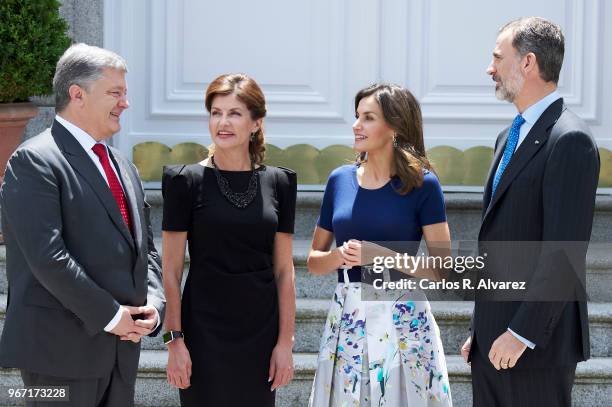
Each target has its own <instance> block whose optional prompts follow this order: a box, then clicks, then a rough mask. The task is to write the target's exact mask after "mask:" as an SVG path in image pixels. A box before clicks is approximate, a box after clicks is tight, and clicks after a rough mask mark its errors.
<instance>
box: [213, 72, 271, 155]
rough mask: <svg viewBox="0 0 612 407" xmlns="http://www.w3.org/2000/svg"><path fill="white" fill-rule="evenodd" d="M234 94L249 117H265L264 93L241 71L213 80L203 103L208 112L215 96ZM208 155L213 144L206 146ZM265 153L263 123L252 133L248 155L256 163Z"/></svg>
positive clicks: (257, 118) (254, 118)
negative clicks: (245, 108) (244, 107)
mask: <svg viewBox="0 0 612 407" xmlns="http://www.w3.org/2000/svg"><path fill="white" fill-rule="evenodd" d="M231 94H234V95H236V98H238V100H240V101H241V102H242V103H244V104H245V105H246V107H247V109H249V112H250V113H251V119H253V120H259V119H263V118H264V117H266V99H265V97H264V94H263V92H262V90H261V88H260V87H259V85H258V84H257V82H255V80H254V79H253V78H250V77H249V76H247V75H245V74H241V73H237V74H224V75H221V76H219V77H217V78H216V79H215V80H213V81H212V82H211V83H210V85H208V89H206V97H205V99H204V104H205V105H206V110H208V113H210V109H211V108H212V102H213V99H214V98H215V96H219V95H222V96H225V95H231ZM208 150H209V155H213V154H214V153H215V145H214V144H212V145H210V146H209V147H208ZM265 153H266V144H265V139H264V131H263V124H262V126H260V128H259V130H257V131H256V132H255V133H254V140H253V139H251V140H250V141H249V156H250V157H251V161H252V162H253V163H255V164H257V165H260V164H261V163H263V161H264V159H265Z"/></svg>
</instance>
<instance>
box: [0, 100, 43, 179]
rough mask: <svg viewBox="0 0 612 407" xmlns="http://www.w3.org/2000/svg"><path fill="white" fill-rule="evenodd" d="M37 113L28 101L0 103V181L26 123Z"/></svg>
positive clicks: (36, 109) (35, 108) (19, 141)
mask: <svg viewBox="0 0 612 407" xmlns="http://www.w3.org/2000/svg"><path fill="white" fill-rule="evenodd" d="M37 114H38V108H37V107H36V106H35V105H34V104H32V103H29V102H26V103H2V104H0V182H2V180H3V179H4V171H5V170H6V162H7V161H8V159H9V158H10V157H11V154H13V152H14V151H15V149H16V148H17V146H18V145H19V144H20V143H21V138H22V137H23V131H24V129H25V126H26V124H28V121H29V120H30V119H31V118H33V117H35V116H36V115H37Z"/></svg>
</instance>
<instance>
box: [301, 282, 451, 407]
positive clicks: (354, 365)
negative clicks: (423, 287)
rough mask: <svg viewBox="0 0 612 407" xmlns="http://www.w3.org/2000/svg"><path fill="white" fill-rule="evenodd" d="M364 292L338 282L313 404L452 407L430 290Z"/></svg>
mask: <svg viewBox="0 0 612 407" xmlns="http://www.w3.org/2000/svg"><path fill="white" fill-rule="evenodd" d="M361 290H362V287H361V283H348V284H345V283H339V284H338V285H337V287H336V290H335V292H334V297H333V301H332V305H331V309H330V310H329V314H328V316H327V321H326V324H325V330H324V332H323V337H322V338H321V346H320V350H319V358H318V362H317V370H316V373H315V379H314V383H313V386H312V391H311V394H310V402H309V406H311V407H336V406H337V407H352V406H361V407H365V406H389V407H399V406H410V407H425V406H427V407H433V406H435V407H439V406H452V399H451V392H450V388H449V383H448V372H447V369H446V360H445V359H444V350H443V348H442V341H441V340H440V332H439V330H438V325H437V324H436V321H435V320H434V317H433V315H432V313H431V308H430V305H429V301H427V298H426V297H425V295H424V294H422V293H416V294H417V295H415V292H414V291H411V292H409V293H406V294H404V295H401V293H400V295H401V296H400V295H398V297H399V298H396V299H395V300H393V301H387V300H385V301H369V300H368V301H363V300H362V297H361V294H362V293H361ZM417 299H418V300H417Z"/></svg>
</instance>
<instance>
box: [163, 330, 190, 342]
mask: <svg viewBox="0 0 612 407" xmlns="http://www.w3.org/2000/svg"><path fill="white" fill-rule="evenodd" d="M184 337H185V335H183V332H182V331H168V332H166V333H165V334H164V335H163V336H162V339H163V340H164V343H165V344H166V345H167V344H169V343H170V342H172V341H173V340H175V339H178V338H184Z"/></svg>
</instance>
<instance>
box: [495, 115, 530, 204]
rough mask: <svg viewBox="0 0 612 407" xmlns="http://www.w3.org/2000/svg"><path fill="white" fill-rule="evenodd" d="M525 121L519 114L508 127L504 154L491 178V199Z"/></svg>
mask: <svg viewBox="0 0 612 407" xmlns="http://www.w3.org/2000/svg"><path fill="white" fill-rule="evenodd" d="M523 123H525V119H524V118H523V116H521V115H520V114H519V115H517V116H516V117H515V118H514V121H513V122H512V127H510V132H509V133H508V140H507V141H506V148H505V149H504V156H503V157H502V160H501V163H500V164H499V168H498V169H497V172H496V173H495V178H493V189H492V191H491V199H493V196H495V190H496V189H497V185H498V184H499V180H500V179H501V177H502V174H503V173H504V170H505V169H506V167H507V166H508V164H509V163H510V159H511V158H512V155H513V154H514V150H515V149H516V145H517V144H518V139H519V134H520V132H521V126H522V125H523Z"/></svg>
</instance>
